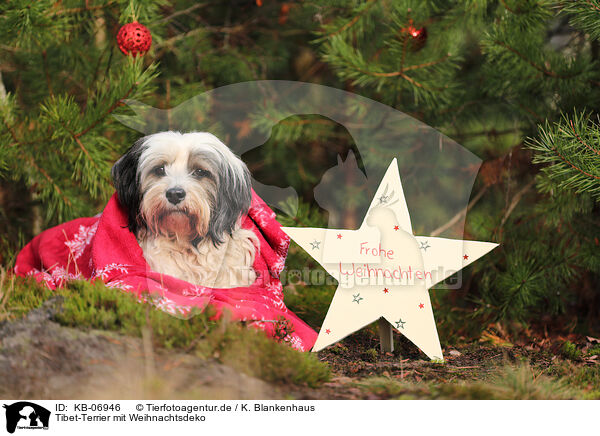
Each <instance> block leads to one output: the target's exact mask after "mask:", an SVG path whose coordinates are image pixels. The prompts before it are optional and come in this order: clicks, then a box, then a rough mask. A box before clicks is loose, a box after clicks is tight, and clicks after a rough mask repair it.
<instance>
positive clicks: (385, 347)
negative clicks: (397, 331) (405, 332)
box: [379, 318, 394, 353]
mask: <svg viewBox="0 0 600 436" xmlns="http://www.w3.org/2000/svg"><path fill="white" fill-rule="evenodd" d="M379 344H380V345H379V346H380V349H381V351H382V352H384V353H385V352H388V353H391V352H393V351H394V332H393V331H392V325H391V324H390V323H389V322H387V321H386V320H385V319H384V318H379Z"/></svg>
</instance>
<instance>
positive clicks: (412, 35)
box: [401, 20, 427, 51]
mask: <svg viewBox="0 0 600 436" xmlns="http://www.w3.org/2000/svg"><path fill="white" fill-rule="evenodd" d="M401 33H402V36H403V37H405V38H408V39H409V42H410V46H411V49H412V50H413V51H418V50H421V49H422V48H423V47H424V46H425V43H426V42H427V28H426V27H425V26H423V27H421V28H420V29H417V28H416V27H415V25H414V24H413V21H412V20H409V21H408V26H407V27H403V28H402V30H401Z"/></svg>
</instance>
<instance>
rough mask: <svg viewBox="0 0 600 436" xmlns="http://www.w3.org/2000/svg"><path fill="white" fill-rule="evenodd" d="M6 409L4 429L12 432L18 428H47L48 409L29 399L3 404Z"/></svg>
mask: <svg viewBox="0 0 600 436" xmlns="http://www.w3.org/2000/svg"><path fill="white" fill-rule="evenodd" d="M3 407H4V408H5V409H6V431H8V432H9V433H11V434H12V433H14V432H15V430H16V429H17V428H19V429H48V424H49V421H50V411H49V410H48V409H46V408H44V407H42V406H40V405H38V404H35V403H31V402H29V401H19V402H17V403H13V404H10V405H7V404H4V405H3Z"/></svg>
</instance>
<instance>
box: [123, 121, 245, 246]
mask: <svg viewBox="0 0 600 436" xmlns="http://www.w3.org/2000/svg"><path fill="white" fill-rule="evenodd" d="M112 177H113V181H114V185H115V188H116V190H117V197H118V198H119V202H120V203H121V205H122V206H123V207H125V208H126V209H127V211H128V214H129V229H130V230H131V231H132V232H134V233H136V232H137V231H138V230H139V229H140V228H144V229H146V230H147V231H148V232H150V233H152V234H155V235H163V236H169V237H176V238H178V239H179V240H187V241H190V242H192V241H199V240H200V238H210V239H211V240H212V242H213V243H214V244H219V243H221V242H222V238H223V234H224V233H231V231H232V230H233V228H234V227H235V225H236V222H237V221H238V219H239V218H240V216H241V215H243V214H245V213H246V212H247V211H248V208H249V207H250V200H251V184H250V174H249V172H248V169H247V168H246V165H245V164H244V163H243V162H242V161H241V160H240V159H239V158H238V157H236V156H235V155H234V154H233V153H232V152H231V151H230V150H229V149H228V148H227V146H225V144H223V143H222V142H221V141H219V140H218V139H217V138H216V137H215V136H213V135H211V134H210V133H200V132H193V133H185V134H182V133H178V132H162V133H156V134H154V135H150V136H146V137H144V138H141V139H140V140H138V141H137V142H136V143H135V144H134V145H133V146H132V147H131V148H130V149H129V151H128V152H127V153H126V154H125V155H124V156H123V157H122V158H121V159H119V161H117V163H116V164H115V165H114V166H113V168H112Z"/></svg>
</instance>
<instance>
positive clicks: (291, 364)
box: [197, 323, 331, 388]
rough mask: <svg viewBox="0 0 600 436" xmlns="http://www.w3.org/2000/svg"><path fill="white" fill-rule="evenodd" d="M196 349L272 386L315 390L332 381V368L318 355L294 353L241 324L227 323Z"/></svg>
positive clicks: (287, 346) (288, 347)
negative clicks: (295, 386) (320, 359)
mask: <svg viewBox="0 0 600 436" xmlns="http://www.w3.org/2000/svg"><path fill="white" fill-rule="evenodd" d="M197 349H198V351H199V352H200V353H201V354H202V355H204V356H206V357H214V358H217V359H218V360H219V361H220V362H222V363H224V364H226V365H228V366H231V367H233V368H235V369H237V370H238V371H241V372H244V373H246V374H248V375H251V376H254V377H258V378H261V379H263V380H266V381H269V382H275V383H283V384H290V383H291V384H295V385H302V386H309V387H313V388H314V387H318V386H319V385H321V384H322V383H324V382H326V381H328V380H329V379H330V377H331V373H330V371H329V367H328V366H327V364H325V363H323V362H320V361H319V360H318V359H317V356H316V354H314V353H301V352H298V351H295V350H294V349H292V348H291V347H290V346H289V345H287V344H281V343H278V342H275V341H273V340H272V339H270V338H268V337H267V336H266V335H265V334H264V333H263V332H262V331H258V330H254V329H249V328H244V327H243V326H242V325H240V324H239V323H230V324H228V323H224V324H223V325H222V326H221V327H220V328H219V329H215V330H213V331H211V332H210V333H209V334H208V335H207V337H206V340H204V341H202V342H200V343H199V344H198V347H197Z"/></svg>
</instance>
